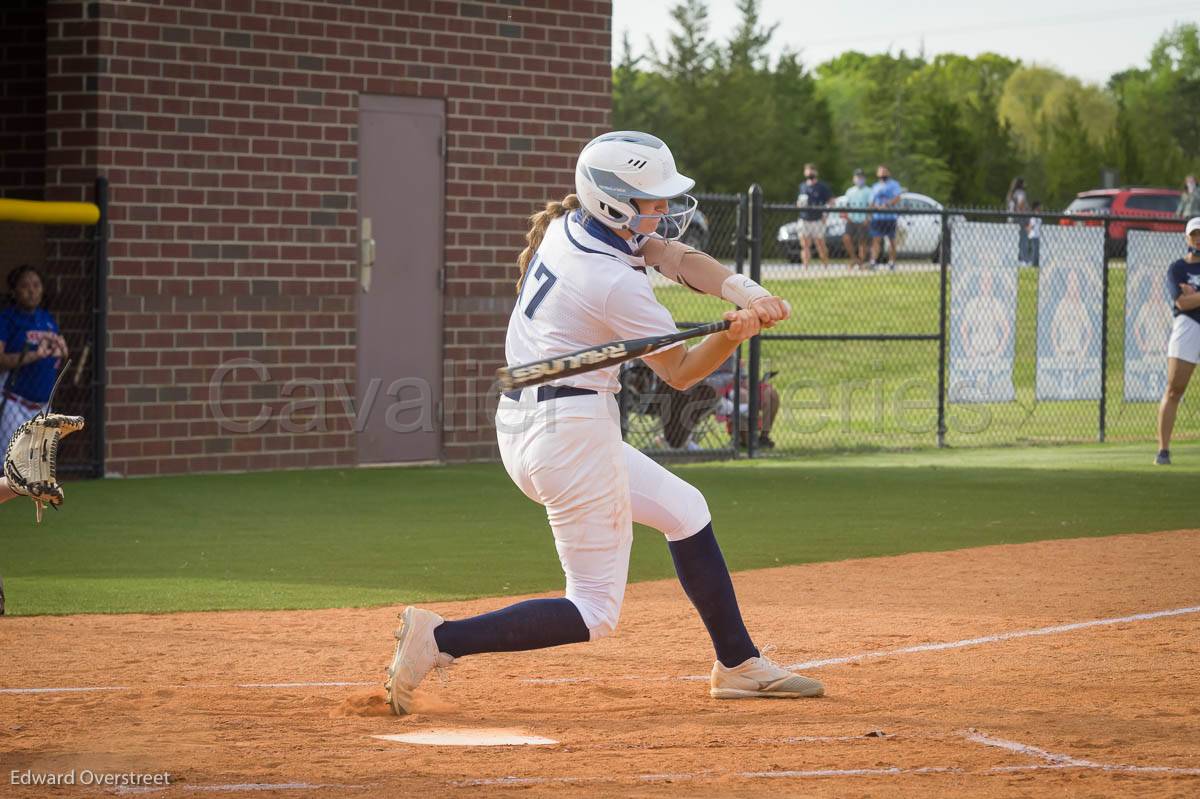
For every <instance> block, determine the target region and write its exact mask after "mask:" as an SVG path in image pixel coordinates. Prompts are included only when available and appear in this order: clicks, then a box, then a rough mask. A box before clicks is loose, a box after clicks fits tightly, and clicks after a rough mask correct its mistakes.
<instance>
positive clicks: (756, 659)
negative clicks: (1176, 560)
mask: <svg viewBox="0 0 1200 799" xmlns="http://www.w3.org/2000/svg"><path fill="white" fill-rule="evenodd" d="M693 185H695V181H693V180H692V179H691V178H688V177H686V176H684V175H681V174H679V172H677V171H676V168H675V159H674V157H673V156H672V155H671V151H670V149H668V148H667V145H666V144H664V143H663V142H662V141H661V140H659V139H657V138H655V137H654V136H651V135H649V134H646V133H638V132H631V131H623V132H616V133H608V134H604V135H602V136H599V137H597V138H595V139H593V140H592V141H591V142H590V143H589V144H588V145H587V146H586V147H585V148H584V149H583V152H582V153H581V154H580V156H579V160H578V163H577V165H576V170H575V189H576V193H575V194H573V195H568V196H567V197H566V198H565V199H564V200H563V201H562V202H551V203H548V204H547V206H546V210H545V211H542V212H539V213H537V214H535V215H534V216H533V217H531V222H532V229H531V230H530V231H529V233H528V234H527V236H526V239H527V240H528V242H529V246H528V247H526V248H525V250H524V251H523V252H522V253H521V256H520V258H519V259H518V265H519V267H520V271H521V276H520V279H519V280H518V282H517V288H518V295H517V304H516V307H515V308H514V309H513V312H512V317H511V320H510V321H509V325H508V336H507V341H506V346H505V350H506V357H507V360H508V363H509V364H510V365H513V364H520V363H527V362H531V361H536V360H539V359H542V358H548V357H552V356H555V355H559V354H563V353H567V352H571V351H574V350H579V349H583V348H586V347H592V346H596V345H599V344H603V343H605V342H610V341H613V340H618V339H632V338H643V337H649V336H658V335H664V334H670V333H674V332H675V331H676V327H675V323H674V322H673V321H672V319H671V315H670V313H669V312H668V311H667V309H666V308H664V307H663V306H662V305H661V304H660V303H659V302H658V300H657V299H656V298H655V296H654V292H653V291H652V290H651V287H650V282H649V280H648V279H647V277H646V274H645V271H646V267H647V265H649V266H652V267H654V268H656V269H658V270H659V271H660V272H662V273H663V274H664V275H666V276H668V277H669V278H671V279H674V280H676V281H678V282H680V283H682V284H684V285H687V286H689V287H691V288H693V289H694V290H697V291H701V292H704V293H707V294H713V295H714V296H718V297H724V298H725V299H727V300H730V301H732V302H733V303H735V304H736V305H738V306H740V307H741V308H743V309H744V310H738V311H728V312H726V313H725V315H724V316H725V318H726V319H728V320H730V326H729V328H728V330H726V331H725V332H723V333H718V334H714V335H711V336H709V337H708V338H706V339H704V340H703V341H702V342H701V343H700V344H699V345H697V346H695V347H691V348H688V347H687V346H685V345H684V344H683V343H682V342H679V343H677V344H675V345H673V346H671V347H668V348H666V349H662V350H659V351H657V352H655V353H653V354H650V355H647V356H645V357H644V361H645V363H646V364H647V365H649V367H650V368H651V369H653V370H654V371H655V372H656V373H657V374H658V375H659V376H660V377H662V379H663V380H664V381H666V382H667V383H668V384H670V385H671V386H673V387H675V388H678V389H686V388H687V387H689V386H691V385H693V384H695V383H697V382H698V381H700V380H702V379H703V378H704V377H706V376H707V375H708V374H709V373H711V372H712V371H713V370H715V369H716V368H717V367H718V366H719V365H720V364H721V363H722V362H723V361H725V360H726V359H727V358H728V357H729V356H730V355H731V354H732V353H733V352H734V350H735V349H736V347H737V345H738V344H739V343H740V342H741V341H744V340H746V339H748V338H751V337H752V336H754V335H756V334H757V333H758V332H759V330H760V329H761V327H763V326H766V327H770V326H772V325H773V324H775V323H776V322H778V321H780V320H782V319H786V318H787V316H788V312H789V311H788V307H787V304H786V303H785V302H784V301H783V300H781V299H779V298H778V297H773V296H771V295H770V294H769V293H768V292H767V291H765V290H764V289H763V288H762V287H761V286H759V285H757V284H756V283H754V282H753V281H750V280H747V279H746V278H744V277H742V276H739V275H734V274H733V273H732V272H730V271H729V270H728V269H726V268H725V267H724V266H722V265H721V264H719V263H717V262H716V261H715V260H713V259H711V258H709V257H708V256H707V255H704V254H703V253H699V252H696V251H695V250H692V249H690V248H688V247H686V246H684V245H682V244H680V243H679V242H678V241H677V239H678V238H679V237H680V236H681V235H682V234H683V231H684V230H685V229H686V228H687V225H688V222H689V221H690V219H691V216H692V214H693V213H694V212H695V209H696V200H695V199H694V198H693V197H691V196H689V195H687V192H688V191H690V190H691V188H692V186H693ZM675 197H683V198H684V199H685V200H686V208H685V210H683V211H678V212H675V213H671V212H670V211H669V207H668V202H667V201H668V200H669V199H671V198H675ZM617 370H618V367H617V366H610V367H607V368H600V369H596V370H594V371H591V372H587V373H585V374H579V375H574V376H572V377H568V378H563V379H560V380H556V381H554V382H553V383H551V384H548V385H543V386H538V387H533V388H525V389H523V390H520V391H514V392H510V393H509V394H506V395H504V396H502V397H501V398H500V400H499V407H498V409H497V412H496V430H497V437H498V439H499V445H500V455H501V458H502V459H503V461H504V467H505V469H506V470H507V471H508V474H509V476H510V477H511V478H512V480H513V482H514V483H516V484H517V486H518V487H519V488H520V489H521V491H523V492H524V493H525V495H526V496H528V497H529V498H530V499H532V500H534V501H536V502H539V503H541V504H542V505H544V506H545V507H546V515H547V518H548V519H549V522H550V527H551V529H552V530H553V533H554V542H555V546H556V547H557V549H558V555H559V559H560V561H561V563H562V568H563V572H564V573H565V575H566V596H565V597H563V598H558V599H533V600H528V601H525V602H520V603H517V604H515V605H511V606H509V607H506V608H504V609H502V610H498V611H495V612H492V613H486V614H483V615H481V616H475V617H472V618H468V619H461V620H454V621H448V620H444V619H443V618H442V617H441V616H438V615H437V614H435V613H433V612H431V611H428V610H422V609H419V608H415V607H409V608H406V609H405V610H404V612H403V614H401V619H402V623H401V626H400V627H399V629H397V630H396V638H397V639H398V640H397V643H396V651H395V655H394V656H393V658H392V661H391V664H390V666H389V667H388V670H387V671H388V680H387V682H386V688H387V694H388V702H389V704H390V705H391V708H392V710H393V712H395V713H397V714H404V713H407V712H409V709H410V708H411V707H412V703H413V691H414V689H415V688H416V687H417V686H418V685H419V684H420V683H421V681H422V680H423V679H424V678H425V676H426V675H427V674H428V673H429V672H430V670H432V669H433V668H434V667H435V666H445V665H449V664H450V663H452V662H453V661H454V660H455V659H456V658H460V657H464V656H466V655H474V654H479V653H482V652H511V651H519V650H528V649H540V648H544V647H550V646H559V645H562V644H573V643H581V642H584V641H589V640H596V639H599V638H603V637H604V636H606V635H609V634H611V633H612V632H613V630H614V629H615V628H616V626H617V619H618V617H619V615H620V611H621V601H622V599H623V597H624V594H625V583H626V578H627V573H628V569H629V551H630V547H631V545H632V543H633V523H634V522H638V523H639V524H644V525H647V526H649V527H653V528H655V529H657V530H659V531H661V532H662V533H663V535H664V536H666V539H667V544H668V546H669V547H670V550H671V557H672V559H673V560H674V564H675V571H676V573H677V574H678V576H679V581H680V582H681V583H682V585H683V589H684V592H685V593H686V594H687V596H688V598H689V599H690V600H691V601H692V604H693V605H695V607H696V610H697V612H698V613H699V615H700V618H701V619H702V620H703V622H704V625H705V627H706V628H707V629H708V633H709V635H710V637H711V638H712V642H713V647H714V649H715V650H716V656H717V659H716V663H714V664H713V668H712V679H711V689H710V693H711V695H712V696H713V697H715V698H718V699H734V698H742V697H800V696H820V695H821V694H822V693H823V689H822V686H821V684H820V683H819V682H817V681H816V680H812V679H809V678H807V677H802V676H799V675H796V674H793V673H791V672H789V671H787V670H785V669H783V668H780V667H779V666H778V665H776V664H775V663H773V662H771V661H770V660H769V659H767V658H766V657H763V656H762V654H761V653H760V651H759V650H758V649H757V648H756V647H755V645H754V642H753V641H752V640H751V638H750V634H749V633H748V632H747V630H746V627H745V624H744V623H743V622H742V616H741V611H740V609H739V608H738V603H737V598H736V596H735V594H734V590H733V583H732V581H731V580H730V577H729V571H728V569H727V568H726V566H725V560H724V558H723V556H722V555H721V549H720V547H719V546H718V545H717V540H716V538H715V536H714V534H713V527H712V517H711V515H710V514H709V511H708V506H707V504H706V503H705V501H704V497H703V495H701V493H700V492H699V491H698V490H696V489H695V488H694V487H692V486H691V485H689V484H688V483H686V482H684V481H683V480H681V479H680V478H679V477H677V476H676V475H674V474H672V473H671V472H669V471H667V470H666V469H665V468H663V467H662V466H660V465H659V464H657V463H655V462H654V461H652V460H651V459H649V458H648V457H646V456H645V455H643V454H642V453H641V452H639V451H638V450H636V449H634V448H633V447H631V446H629V445H628V444H626V443H624V442H623V441H622V440H621V428H620V423H619V412H618V408H617V401H616V396H615V395H616V392H617V391H618V390H619V385H618V381H617Z"/></svg>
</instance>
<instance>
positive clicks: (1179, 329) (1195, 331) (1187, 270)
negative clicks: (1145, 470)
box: [1154, 216, 1200, 466]
mask: <svg viewBox="0 0 1200 799" xmlns="http://www.w3.org/2000/svg"><path fill="white" fill-rule="evenodd" d="M1184 235H1185V236H1186V237H1187V245H1188V249H1187V255H1186V256H1185V257H1183V258H1180V259H1179V260H1178V261H1176V262H1175V263H1173V264H1171V266H1170V268H1169V269H1168V270H1167V288H1168V290H1169V291H1170V292H1171V301H1172V304H1171V312H1172V313H1174V314H1175V323H1174V326H1173V327H1172V328H1171V341H1170V343H1169V344H1168V345H1167V389H1166V391H1164V392H1163V398H1162V403H1161V404H1160V405H1159V406H1158V456H1157V457H1156V458H1155V459H1154V462H1155V463H1157V464H1158V465H1159V466H1166V465H1168V464H1170V463H1171V431H1172V430H1174V428H1175V413H1176V412H1177V411H1178V410H1179V401H1180V400H1181V399H1183V392H1184V391H1186V390H1187V385H1188V381H1189V380H1191V379H1192V372H1193V371H1194V370H1195V369H1196V363H1197V362H1200V216H1198V217H1195V218H1194V219H1191V220H1189V221H1188V223H1187V229H1186V230H1185V232H1184Z"/></svg>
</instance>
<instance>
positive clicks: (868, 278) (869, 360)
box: [656, 264, 1200, 452]
mask: <svg viewBox="0 0 1200 799" xmlns="http://www.w3.org/2000/svg"><path fill="white" fill-rule="evenodd" d="M924 266H925V268H926V271H919V272H912V271H910V272H905V271H899V272H895V273H892V272H875V273H872V274H852V275H848V276H845V275H843V276H836V277H833V276H831V277H818V278H797V279H788V280H779V279H777V280H770V279H768V280H764V285H766V286H767V287H768V288H769V289H770V290H771V291H773V292H775V293H777V294H779V295H780V296H782V297H785V298H787V299H788V300H789V301H790V302H791V304H792V307H793V309H794V316H793V319H792V320H790V321H789V322H787V323H785V324H783V325H781V326H779V327H777V328H776V329H775V330H774V331H772V332H778V333H791V334H848V333H853V334H873V333H886V334H926V333H931V334H936V333H937V332H938V297H939V284H940V275H939V272H938V271H937V270H936V269H933V268H931V267H929V265H928V264H925V265H924ZM770 271H771V270H768V274H770ZM791 274H794V275H797V276H799V275H802V274H803V272H802V271H801V270H800V267H794V268H793V269H792V270H791ZM1037 280H1038V273H1037V270H1035V269H1022V270H1020V272H1019V276H1018V296H1017V323H1016V353H1015V363H1014V369H1013V382H1014V385H1015V389H1016V401H1015V402H1010V403H971V404H954V403H951V404H948V405H947V415H946V423H947V436H946V441H947V443H948V444H949V445H951V446H956V447H968V446H1005V445H1013V444H1025V443H1052V442H1068V441H1074V442H1088V441H1096V440H1097V436H1098V433H1099V403H1097V402H1038V401H1037V399H1036V397H1035V396H1034V381H1035V377H1036V357H1035V356H1036V348H1037ZM1109 292H1110V296H1109V313H1108V320H1109V327H1108V358H1107V363H1108V371H1107V381H1106V382H1107V386H1108V400H1107V402H1108V412H1107V430H1106V438H1107V440H1109V441H1152V440H1153V439H1154V435H1155V424H1156V419H1157V412H1158V409H1157V405H1156V404H1155V403H1152V402H1139V403H1127V402H1125V401H1124V399H1123V395H1124V352H1125V339H1124V331H1125V317H1124V309H1125V269H1124V267H1118V268H1112V269H1110V270H1109ZM656 293H657V295H658V297H659V299H660V300H661V301H662V302H663V304H664V305H666V306H667V307H668V308H669V309H670V310H671V312H672V314H673V315H674V316H675V319H676V320H677V321H687V322H699V321H709V320H712V319H716V318H719V316H720V314H721V312H722V311H724V310H725V309H726V308H727V307H728V306H727V304H726V303H723V302H721V301H720V300H716V299H713V298H711V297H705V296H700V295H697V294H694V293H692V292H691V291H689V290H687V289H685V288H683V287H680V286H674V285H669V286H660V287H659V288H657V289H656ZM1096 301H1097V302H1099V298H1096ZM743 351H744V352H745V353H746V354H747V357H748V349H746V348H743ZM762 358H763V371H764V372H766V371H768V370H778V371H779V375H778V376H777V377H775V378H774V381H773V383H774V385H775V388H776V389H777V390H778V391H779V392H780V394H781V399H782V402H781V411H780V415H779V418H778V419H777V421H776V424H775V430H774V431H773V433H772V437H773V438H774V439H775V441H776V442H777V443H778V444H779V445H780V447H779V450H777V451H778V452H785V451H789V450H791V451H809V450H820V449H831V450H856V449H891V448H906V449H910V448H919V447H931V446H936V444H937V437H936V431H937V386H938V344H937V342H936V341H882V342H877V341H851V342H837V341H770V340H767V341H764V342H763V345H762ZM1165 368H1166V366H1165V361H1164V369H1165ZM1197 407H1198V406H1197V403H1195V402H1190V403H1189V402H1185V403H1184V406H1183V407H1182V408H1181V409H1180V416H1179V422H1178V430H1179V437H1180V438H1182V439H1189V438H1190V439H1195V438H1196V437H1197V435H1198V433H1200V411H1197ZM726 441H727V437H726V434H725V433H724V431H723V429H722V428H721V427H720V426H719V425H712V426H709V427H708V428H707V432H706V434H705V437H704V439H703V440H702V441H701V443H702V444H704V445H706V446H714V447H715V446H721V445H723V444H725V443H726Z"/></svg>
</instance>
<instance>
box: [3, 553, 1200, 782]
mask: <svg viewBox="0 0 1200 799" xmlns="http://www.w3.org/2000/svg"><path fill="white" fill-rule="evenodd" d="M735 583H736V585H737V588H738V591H739V595H740V598H741V600H742V604H743V608H744V610H745V613H746V616H747V619H748V622H749V625H750V628H751V630H752V632H753V633H754V634H755V637H756V640H757V641H758V642H759V643H760V645H761V644H767V643H773V644H775V645H777V647H778V648H777V649H776V651H775V652H774V653H773V657H775V658H776V660H778V661H779V662H782V663H789V664H790V663H797V662H804V661H829V660H832V661H834V662H832V663H827V664H825V665H816V666H814V668H813V669H812V671H811V673H812V675H813V676H817V677H819V678H820V679H822V680H823V681H824V682H825V685H826V689H827V692H828V695H827V696H826V697H825V698H823V699H813V700H793V701H743V702H718V701H714V700H711V699H709V698H708V695H707V684H706V682H704V681H703V680H696V679H691V680H689V679H681V678H682V677H688V676H700V675H704V674H706V673H707V670H708V668H709V667H710V666H711V662H712V660H711V658H712V656H711V652H710V650H709V647H708V644H707V640H706V638H705V635H704V631H703V628H702V627H701V625H700V623H699V621H698V620H697V619H696V618H695V617H694V615H693V613H692V610H691V607H690V606H689V605H688V603H687V601H686V599H685V598H684V596H683V593H682V591H681V590H680V588H679V587H678V585H677V584H675V583H673V582H657V583H645V584H640V585H635V586H632V587H631V588H630V590H629V593H628V597H627V601H626V605H625V612H624V617H623V619H622V623H621V624H622V626H621V629H620V630H619V631H618V634H617V635H616V636H615V637H614V638H611V639H607V640H605V641H601V642H598V643H596V644H590V645H579V646H572V647H566V648H562V649H557V650H550V651H546V652H540V653H518V654H511V655H488V656H480V657H476V658H468V659H464V660H463V661H461V662H460V663H458V664H456V665H455V666H454V667H453V668H452V669H450V670H449V671H448V672H447V674H446V682H444V683H442V682H440V681H439V680H438V679H437V677H436V676H431V678H430V680H429V682H428V683H427V690H426V692H425V694H424V696H423V697H422V702H423V708H424V710H423V712H421V713H418V714H416V715H413V716H409V717H407V718H395V717H391V716H388V715H385V714H381V712H382V711H383V692H382V689H381V687H379V686H380V684H381V683H382V680H383V666H384V665H385V663H386V661H387V660H388V658H389V657H390V653H391V636H390V633H391V629H392V627H393V625H394V620H395V616H396V610H397V609H396V608H375V609H368V610H330V611H305V612H272V613H244V612H236V613H188V614H172V615H162V616H138V615H127V616H73V617H34V618H5V619H0V652H2V653H3V654H2V655H0V664H2V665H3V670H2V674H0V686H2V687H3V688H4V689H5V692H4V693H0V762H2V764H3V771H2V773H0V786H3V788H2V789H0V794H4V795H7V796H47V795H55V796H65V795H76V794H93V795H118V794H125V793H132V792H133V791H131V790H127V789H123V788H119V787H94V786H90V787H82V786H80V785H76V786H75V787H73V788H72V787H61V788H54V789H48V788H46V787H22V786H20V785H10V784H9V782H10V779H11V777H12V772H14V771H15V772H18V773H24V772H26V770H28V771H29V773H30V774H31V775H34V776H36V775H46V774H55V773H59V774H61V773H69V772H70V771H71V770H72V769H74V770H75V774H76V779H77V781H79V780H80V779H81V778H82V775H84V774H85V770H86V771H87V773H104V774H122V773H128V772H136V773H139V774H149V773H155V772H168V773H169V774H170V779H171V780H172V784H171V785H170V787H168V788H165V789H161V790H152V789H151V790H145V791H143V790H141V789H139V790H138V791H137V793H138V794H139V795H140V794H142V793H145V794H146V795H151V796H184V795H188V796H192V795H197V794H200V793H212V794H215V795H220V796H240V795H246V796H263V795H269V796H297V795H317V796H329V797H334V796H339V797H340V796H349V797H356V796H423V797H428V796H441V795H449V796H462V797H468V796H476V795H488V796H493V795H501V796H505V795H520V796H568V797H571V796H585V795H604V796H617V795H620V796H630V795H639V796H666V795H672V796H689V797H691V796H756V797H757V796H761V795H762V794H763V793H764V792H768V793H770V794H772V795H778V794H786V795H805V796H849V795H854V796H862V795H892V796H896V795H914V794H917V793H920V794H921V795H934V796H936V795H944V796H955V797H959V796H1024V795H1041V796H1127V795H1134V794H1136V795H1139V796H1181V797H1182V796H1197V795H1200V531H1197V530H1193V531H1179V532H1170V533H1155V534H1148V535H1134V536H1116V537H1111V538H1100V539H1077V540H1068V541H1051V542H1041V543H1034V544H1023V545H1015V546H999V547H986V548H981V549H972V550H962V551H957V552H943V553H932V554H916V555H905V556H901V557H892V558H876V559H871V560H861V561H848V562H842V563H825V564H813V565H806V566H794V567H786V568H779V569H769V570H764V571H757V572H746V573H742V574H739V575H736V577H735ZM503 602H504V600H480V601H474V602H463V603H453V604H441V605H431V606H430V607H433V608H434V609H436V610H439V611H440V612H443V613H445V614H448V615H452V616H459V615H463V614H467V613H471V612H477V611H481V610H485V609H492V608H495V607H497V606H498V605H500V604H502V603H503ZM1079 622H1099V623H1095V624H1087V625H1078V626H1072V625H1076V623H1079ZM1064 627H1065V629H1064ZM1001 634H1005V635H1001ZM998 636H999V637H998ZM972 639H974V640H972ZM927 644H943V646H922V645H927ZM885 652H887V653H888V654H883V653H885ZM304 683H341V684H340V685H328V684H327V685H296V684H304ZM347 683H348V684H347ZM360 683H368V684H366V685H363V684H360ZM289 684H290V685H289ZM71 688H86V689H89V690H80V691H64V690H61V689H71ZM13 689H20V690H19V691H14V690H13ZM28 689H55V690H52V691H44V692H32V691H30V690H28ZM99 689H110V690H99ZM465 728H489V729H497V728H499V729H506V730H519V731H523V732H527V733H530V734H533V735H539V736H545V737H548V738H553V739H556V740H557V741H559V743H558V744H557V745H552V746H539V747H428V746H416V745H411V744H402V743H393V742H388V741H382V740H378V739H375V738H373V737H371V736H374V735H383V734H396V733H404V732H413V731H428V730H433V729H455V730H461V729H465Z"/></svg>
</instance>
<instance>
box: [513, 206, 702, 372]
mask: <svg viewBox="0 0 1200 799" xmlns="http://www.w3.org/2000/svg"><path fill="white" fill-rule="evenodd" d="M636 247H637V244H636V243H632V244H631V243H630V242H627V241H625V240H624V239H622V238H621V237H620V236H618V235H617V234H616V233H614V232H613V231H611V230H609V229H608V228H606V227H605V226H604V225H602V224H601V223H600V222H598V221H596V220H595V219H592V218H590V217H587V216H584V215H583V214H582V213H581V212H579V211H576V212H574V213H571V214H568V215H566V216H563V217H560V218H558V219H555V220H554V221H553V222H551V223H550V226H549V227H548V228H547V230H546V236H545V238H544V239H543V240H542V246H540V247H538V250H537V252H536V253H535V254H534V257H533V259H532V260H531V261H530V262H529V268H528V269H527V270H526V273H525V280H524V283H523V284H522V287H521V293H520V296H518V297H517V304H516V307H514V308H513V312H512V316H511V318H510V319H509V322H508V337H507V339H506V340H505V346H504V353H505V358H506V359H507V360H508V365H509V366H516V365H518V364H522V363H529V362H531V361H540V360H542V359H543V358H551V357H553V356H555V355H563V354H565V353H568V352H574V351H576V350H581V349H585V348H587V347H594V346H596V345H598V344H605V343H607V342H610V341H616V340H620V339H630V338H645V337H647V336H661V335H668V334H671V333H674V332H676V330H677V329H678V328H676V327H675V322H674V321H673V320H672V319H671V314H670V312H669V311H667V309H666V308H664V307H663V306H662V304H661V303H660V302H659V301H658V299H657V298H656V297H655V296H654V291H653V290H652V289H651V287H650V280H649V279H648V278H647V277H646V263H645V260H644V259H643V258H642V257H641V256H639V255H638V254H637V250H636ZM682 343H683V342H679V344H682ZM679 344H676V345H674V346H679ZM668 349H669V348H668ZM618 369H620V366H619V365H614V366H610V367H608V368H606V369H596V370H594V371H591V372H587V373H585V374H581V375H574V376H572V377H564V378H562V379H561V380H554V381H551V385H558V386H575V387H577V388H590V389H594V390H596V391H600V392H612V393H616V392H617V391H618V390H620V384H619V382H618V380H617V370H618Z"/></svg>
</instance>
